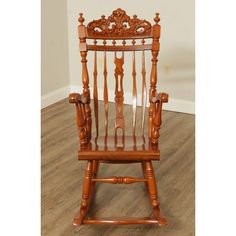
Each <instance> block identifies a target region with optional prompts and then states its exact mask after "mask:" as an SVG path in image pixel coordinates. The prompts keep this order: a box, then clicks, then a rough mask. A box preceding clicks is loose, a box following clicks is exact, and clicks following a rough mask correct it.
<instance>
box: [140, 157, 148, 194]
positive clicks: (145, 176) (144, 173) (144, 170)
mask: <svg viewBox="0 0 236 236" xmlns="http://www.w3.org/2000/svg"><path fill="white" fill-rule="evenodd" d="M141 165H142V171H143V177H144V178H145V179H146V178H147V175H146V165H145V162H143V161H142V162H141ZM145 185H146V188H147V191H148V192H149V190H148V183H147V182H145Z"/></svg>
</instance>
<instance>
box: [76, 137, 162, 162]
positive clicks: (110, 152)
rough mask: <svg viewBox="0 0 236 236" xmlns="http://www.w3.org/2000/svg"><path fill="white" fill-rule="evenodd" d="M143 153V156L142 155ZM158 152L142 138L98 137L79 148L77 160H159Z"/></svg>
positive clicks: (155, 147)
mask: <svg viewBox="0 0 236 236" xmlns="http://www.w3.org/2000/svg"><path fill="white" fill-rule="evenodd" d="M144 152H145V155H144V154H143V153H144ZM159 157H160V151H159V149H158V146H157V145H152V144H151V143H150V142H149V138H148V137H143V136H124V137H122V136H101V137H100V136H99V137H93V138H91V141H90V143H89V144H87V145H83V146H80V147H79V153H78V159H79V160H114V161H116V160H124V161H132V160H139V161H144V160H159Z"/></svg>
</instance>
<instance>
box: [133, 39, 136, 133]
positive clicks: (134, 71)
mask: <svg viewBox="0 0 236 236" xmlns="http://www.w3.org/2000/svg"><path fill="white" fill-rule="evenodd" d="M132 43H133V45H134V44H135V40H133V41H132ZM132 65H133V66H132V67H133V70H132V76H133V101H132V108H133V119H132V126H133V135H135V127H136V109H137V89H136V61H135V51H133V58H132Z"/></svg>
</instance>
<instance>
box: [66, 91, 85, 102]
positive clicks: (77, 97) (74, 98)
mask: <svg viewBox="0 0 236 236" xmlns="http://www.w3.org/2000/svg"><path fill="white" fill-rule="evenodd" d="M88 102H89V97H88V96H86V95H84V94H82V95H81V94H79V93H71V94H70V95H69V103H83V104H86V103H88Z"/></svg>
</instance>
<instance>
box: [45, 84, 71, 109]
mask: <svg viewBox="0 0 236 236" xmlns="http://www.w3.org/2000/svg"><path fill="white" fill-rule="evenodd" d="M69 92H70V86H66V87H62V88H59V89H57V90H55V91H53V92H50V93H48V94H45V95H43V96H42V98H41V109H43V108H45V107H47V106H50V105H52V104H54V103H56V102H58V101H60V100H62V99H64V98H66V97H68V95H69Z"/></svg>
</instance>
